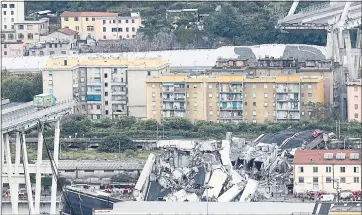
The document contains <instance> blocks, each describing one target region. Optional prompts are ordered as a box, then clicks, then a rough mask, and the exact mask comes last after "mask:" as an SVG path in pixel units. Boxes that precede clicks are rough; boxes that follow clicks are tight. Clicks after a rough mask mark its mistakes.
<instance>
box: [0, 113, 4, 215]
mask: <svg viewBox="0 0 362 215" xmlns="http://www.w3.org/2000/svg"><path fill="white" fill-rule="evenodd" d="M0 118H1V116H0ZM0 139H1V142H0V144H1V145H0V162H1V163H0V164H1V166H3V165H4V145H5V144H4V134H3V133H1V137H0ZM0 173H1V178H0V194H1V195H0V214H2V212H3V207H2V202H3V195H2V194H3V173H2V170H1V172H0Z"/></svg>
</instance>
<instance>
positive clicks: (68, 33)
mask: <svg viewBox="0 0 362 215" xmlns="http://www.w3.org/2000/svg"><path fill="white" fill-rule="evenodd" d="M58 31H59V32H60V33H63V34H66V35H76V34H78V32H77V31H73V30H72V29H69V28H61V29H59V30H58Z"/></svg>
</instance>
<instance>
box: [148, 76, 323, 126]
mask: <svg viewBox="0 0 362 215" xmlns="http://www.w3.org/2000/svg"><path fill="white" fill-rule="evenodd" d="M323 101H324V89H323V78H322V77H320V76H317V77H299V76H267V77H259V78H254V77H251V78H250V77H247V76H239V75H225V76H222V75H220V76H162V77H159V78H149V79H148V80H147V118H148V119H156V120H159V121H160V120H161V119H163V118H168V117H185V118H188V119H190V120H191V121H196V120H207V121H218V122H236V123H237V122H250V123H256V122H259V123H261V122H265V121H271V122H282V121H299V120H303V119H309V115H310V114H311V112H310V110H309V109H308V108H307V107H306V105H307V103H308V102H321V103H323Z"/></svg>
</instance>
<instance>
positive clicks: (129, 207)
mask: <svg viewBox="0 0 362 215" xmlns="http://www.w3.org/2000/svg"><path fill="white" fill-rule="evenodd" d="M314 206H315V204H314V203H284V202H248V203H242V202H209V203H207V202H163V201H161V202H157V201H135V202H119V203H116V204H114V207H113V212H114V214H149V215H152V214H157V215H162V214H168V215H171V214H179V215H182V214H198V215H204V214H205V215H206V213H207V208H208V214H209V215H212V214H217V215H224V214H225V215H226V214H227V215H236V214H238V215H242V214H254V215H257V214H271V215H272V214H278V215H284V214H285V215H286V214H288V215H290V214H291V213H312V212H313V209H314Z"/></svg>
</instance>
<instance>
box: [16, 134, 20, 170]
mask: <svg viewBox="0 0 362 215" xmlns="http://www.w3.org/2000/svg"><path fill="white" fill-rule="evenodd" d="M20 149H21V145H20V133H19V132H16V137H15V174H16V175H18V174H19V166H20Z"/></svg>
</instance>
